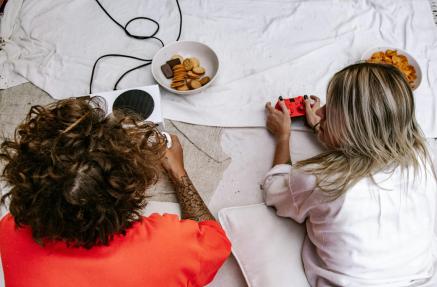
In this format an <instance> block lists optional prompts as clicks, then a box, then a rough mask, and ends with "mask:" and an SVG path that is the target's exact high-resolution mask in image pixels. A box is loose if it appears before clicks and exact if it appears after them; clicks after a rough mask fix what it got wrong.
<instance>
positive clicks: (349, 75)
mask: <svg viewBox="0 0 437 287" xmlns="http://www.w3.org/2000/svg"><path fill="white" fill-rule="evenodd" d="M324 132H325V133H326V135H327V136H328V137H329V138H330V139H331V141H332V142H334V143H335V144H334V146H333V147H330V150H329V151H327V152H324V153H322V154H320V155H317V156H315V157H312V158H310V159H307V160H303V161H300V162H298V163H297V167H298V168H303V169H304V170H305V171H306V172H309V173H312V174H314V175H316V177H317V186H318V188H320V189H321V190H322V191H324V192H326V193H328V194H329V195H331V196H333V197H334V198H337V197H339V196H341V195H342V194H344V193H345V192H346V191H347V190H348V188H349V187H351V186H352V185H354V184H355V183H356V182H358V181H359V180H360V179H362V178H364V177H368V176H372V174H373V173H375V172H378V171H381V170H384V169H387V168H393V169H394V168H396V167H399V166H400V167H402V168H407V167H410V166H413V167H414V171H415V172H417V171H418V168H419V166H420V164H421V161H422V162H426V160H427V159H428V151H427V148H426V145H425V138H424V136H423V133H422V131H421V130H420V128H419V126H418V124H417V122H416V118H415V113H414V99H413V92H412V90H411V88H410V86H409V85H408V82H407V81H406V80H405V78H404V76H403V75H402V74H401V72H400V71H399V70H398V69H397V68H395V67H393V66H390V65H383V64H371V63H359V64H355V65H351V66H349V67H346V68H344V69H343V70H341V71H339V72H337V73H336V74H335V75H334V77H333V78H332V79H331V81H330V83H329V84H328V89H327V97H326V120H325V123H324Z"/></svg>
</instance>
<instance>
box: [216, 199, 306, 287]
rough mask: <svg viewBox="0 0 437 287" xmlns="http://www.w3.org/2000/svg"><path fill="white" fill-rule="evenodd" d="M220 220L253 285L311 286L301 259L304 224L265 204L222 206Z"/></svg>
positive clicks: (254, 286) (242, 268) (236, 256)
mask: <svg viewBox="0 0 437 287" xmlns="http://www.w3.org/2000/svg"><path fill="white" fill-rule="evenodd" d="M219 220H220V223H221V224H222V227H223V229H224V230H225V231H226V234H227V235H228V237H229V239H230V241H231V242H232V253H233V254H234V256H235V258H236V259H237V261H238V264H239V265H240V267H241V270H242V271H243V275H244V277H245V279H246V281H247V284H248V285H249V287H267V286H269V287H270V286H272V287H282V286H284V287H285V286H286V287H289V286H299V287H305V286H310V285H309V283H308V281H307V279H306V276H305V273H304V269H303V263H302V259H301V251H302V244H303V240H304V237H305V227H304V226H302V225H300V224H298V223H296V222H294V221H293V220H291V219H287V218H281V217H278V216H277V215H276V213H275V211H274V209H273V208H270V207H267V206H266V205H265V204H255V205H249V206H242V207H230V208H225V209H222V210H220V212H219Z"/></svg>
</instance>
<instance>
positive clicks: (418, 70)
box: [361, 46, 422, 91]
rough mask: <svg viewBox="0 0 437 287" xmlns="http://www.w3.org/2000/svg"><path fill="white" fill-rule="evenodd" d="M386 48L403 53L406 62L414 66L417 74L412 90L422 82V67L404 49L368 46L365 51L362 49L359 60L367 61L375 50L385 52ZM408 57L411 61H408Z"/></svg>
mask: <svg viewBox="0 0 437 287" xmlns="http://www.w3.org/2000/svg"><path fill="white" fill-rule="evenodd" d="M387 50H395V51H398V52H399V54H401V55H402V54H403V55H405V56H407V58H408V63H409V64H410V65H412V66H413V67H414V69H415V70H416V74H417V78H416V81H415V82H416V86H415V87H414V88H412V90H413V91H414V90H416V89H417V88H418V87H419V86H420V84H421V83H422V68H421V67H420V65H419V62H417V60H416V58H415V57H414V56H413V55H412V54H411V53H409V52H407V51H405V50H404V49H401V48H396V47H390V46H375V47H373V48H369V49H367V50H366V51H364V53H363V54H362V55H361V61H367V60H368V59H369V58H370V56H371V55H372V54H373V53H375V52H378V51H381V52H385V51H387ZM410 59H411V60H412V61H410Z"/></svg>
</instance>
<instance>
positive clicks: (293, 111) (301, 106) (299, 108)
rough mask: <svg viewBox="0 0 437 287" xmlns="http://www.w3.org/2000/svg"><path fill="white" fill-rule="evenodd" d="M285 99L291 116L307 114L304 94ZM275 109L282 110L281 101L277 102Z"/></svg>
mask: <svg viewBox="0 0 437 287" xmlns="http://www.w3.org/2000/svg"><path fill="white" fill-rule="evenodd" d="M280 98H281V97H280ZM283 100H284V103H285V105H286V106H287V109H288V112H289V114H290V118H296V117H301V116H305V102H304V99H303V97H302V96H297V97H295V98H288V99H283ZM275 109H277V110H279V111H280V110H281V107H280V106H279V101H278V102H276V105H275Z"/></svg>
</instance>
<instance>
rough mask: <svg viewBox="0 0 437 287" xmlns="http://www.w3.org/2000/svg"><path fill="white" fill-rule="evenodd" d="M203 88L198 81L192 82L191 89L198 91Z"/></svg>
mask: <svg viewBox="0 0 437 287" xmlns="http://www.w3.org/2000/svg"><path fill="white" fill-rule="evenodd" d="M201 86H202V84H201V83H200V82H199V81H198V80H191V82H190V88H192V89H193V90H194V89H198V88H200V87H201Z"/></svg>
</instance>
